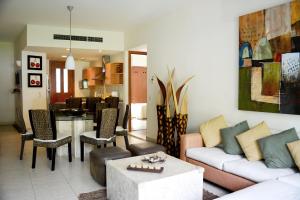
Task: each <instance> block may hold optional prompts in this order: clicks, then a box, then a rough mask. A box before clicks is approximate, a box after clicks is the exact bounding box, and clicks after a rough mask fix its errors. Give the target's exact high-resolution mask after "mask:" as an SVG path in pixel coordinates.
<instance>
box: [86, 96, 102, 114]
mask: <svg viewBox="0 0 300 200" xmlns="http://www.w3.org/2000/svg"><path fill="white" fill-rule="evenodd" d="M101 101H102V98H101V97H88V98H87V99H86V109H87V110H88V112H92V113H95V112H96V104H97V103H99V102H101Z"/></svg>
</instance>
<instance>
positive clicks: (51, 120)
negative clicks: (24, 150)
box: [29, 110, 72, 171]
mask: <svg viewBox="0 0 300 200" xmlns="http://www.w3.org/2000/svg"><path fill="white" fill-rule="evenodd" d="M29 118H30V123H31V127H32V131H33V152H32V168H33V169H34V168H35V164H36V152H37V147H45V148H47V149H51V160H52V165H51V170H52V171H54V170H55V156H56V148H58V147H60V146H62V145H65V144H68V154H69V162H72V152H71V142H72V137H71V136H66V137H63V138H60V139H57V132H56V121H55V112H54V111H47V110H29Z"/></svg>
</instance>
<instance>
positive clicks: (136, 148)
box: [128, 142, 166, 156]
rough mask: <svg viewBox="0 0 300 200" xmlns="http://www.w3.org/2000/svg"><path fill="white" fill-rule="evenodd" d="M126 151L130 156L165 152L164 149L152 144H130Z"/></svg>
mask: <svg viewBox="0 0 300 200" xmlns="http://www.w3.org/2000/svg"><path fill="white" fill-rule="evenodd" d="M128 150H129V151H130V152H131V154H132V156H140V155H146V154H151V153H156V152H158V151H163V152H166V148H165V147H163V146H162V145H159V144H155V143H152V142H143V143H138V144H131V145H129V147H128Z"/></svg>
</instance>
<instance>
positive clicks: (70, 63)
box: [65, 54, 75, 70]
mask: <svg viewBox="0 0 300 200" xmlns="http://www.w3.org/2000/svg"><path fill="white" fill-rule="evenodd" d="M65 68H66V69H71V70H72V69H73V70H74V69H75V61H74V58H73V56H72V54H69V55H68V57H67V60H66V63H65Z"/></svg>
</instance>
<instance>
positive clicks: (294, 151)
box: [287, 140, 300, 170]
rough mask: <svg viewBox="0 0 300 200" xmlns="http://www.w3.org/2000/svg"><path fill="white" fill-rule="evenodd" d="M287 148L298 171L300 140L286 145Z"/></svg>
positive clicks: (299, 165) (299, 164)
mask: <svg viewBox="0 0 300 200" xmlns="http://www.w3.org/2000/svg"><path fill="white" fill-rule="evenodd" d="M287 146H288V148H289V150H290V153H291V155H292V157H293V159H294V161H295V163H296V165H297V167H298V168H299V170H300V140H297V141H294V142H291V143H288V144H287Z"/></svg>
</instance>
